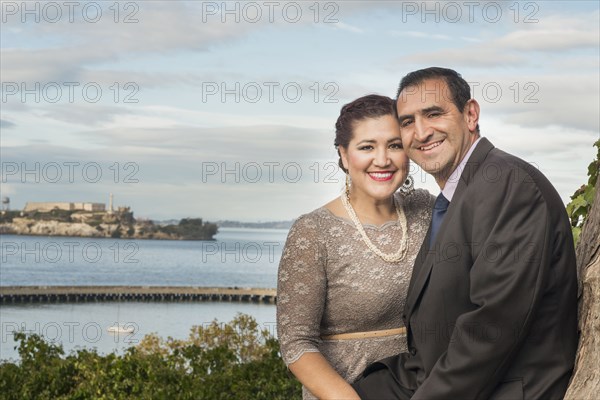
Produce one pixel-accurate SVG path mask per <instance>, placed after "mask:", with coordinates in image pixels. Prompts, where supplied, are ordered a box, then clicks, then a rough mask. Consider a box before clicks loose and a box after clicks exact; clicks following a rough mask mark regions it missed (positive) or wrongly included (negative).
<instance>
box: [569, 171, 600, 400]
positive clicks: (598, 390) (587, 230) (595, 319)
mask: <svg viewBox="0 0 600 400" xmlns="http://www.w3.org/2000/svg"><path fill="white" fill-rule="evenodd" d="M577 275H578V278H579V331H580V334H581V336H580V337H579V347H578V349H577V359H576V361H575V371H574V372H573V377H572V378H571V383H570V384H569V389H568V390H567V393H566V395H565V399H566V400H584V399H589V400H592V399H597V398H599V396H600V179H598V180H597V182H596V198H595V199H594V204H593V205H592V209H591V210H590V214H589V215H588V218H587V220H586V222H585V224H584V226H583V230H582V232H581V236H580V238H579V244H578V245H577Z"/></svg>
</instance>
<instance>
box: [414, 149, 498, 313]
mask: <svg viewBox="0 0 600 400" xmlns="http://www.w3.org/2000/svg"><path fill="white" fill-rule="evenodd" d="M493 148H494V146H493V145H492V144H491V143H490V141H489V140H487V139H486V138H481V140H480V141H479V143H478V144H477V147H476V148H475V150H473V153H471V157H470V158H469V161H467V163H466V165H465V169H464V170H463V172H462V173H461V175H460V181H459V182H458V186H457V187H456V191H455V192H454V196H453V197H452V201H451V202H450V206H449V207H448V211H447V212H446V215H445V216H444V220H443V221H442V225H441V226H440V229H439V231H438V234H437V240H436V244H435V245H434V247H433V248H432V249H431V250H430V249H429V236H430V235H431V224H430V225H429V229H428V231H427V235H425V240H424V241H423V244H422V245H421V249H420V250H419V254H418V255H417V259H416V260H415V265H414V267H413V273H412V277H411V280H410V285H409V287H408V295H407V298H406V306H405V313H406V315H407V319H408V320H410V315H411V314H412V312H413V310H414V307H415V306H416V304H417V301H418V299H419V296H420V295H421V292H422V291H423V288H424V287H425V285H426V283H427V280H428V279H429V275H430V274H431V269H432V267H433V264H434V263H435V260H436V255H439V253H440V252H439V247H440V244H439V243H440V242H442V239H443V238H444V234H445V231H446V230H447V225H448V223H447V221H449V220H451V219H452V216H453V215H454V213H455V212H457V211H455V210H457V209H458V207H456V206H454V207H453V204H454V205H456V204H458V203H459V201H460V200H461V198H462V197H463V194H464V192H465V189H466V187H467V186H468V185H469V183H470V182H471V181H472V180H473V177H474V176H475V173H476V171H477V170H478V169H479V167H480V166H481V164H482V163H483V161H484V160H485V158H486V157H487V155H488V153H489V152H490V150H492V149H493ZM436 245H437V247H436ZM436 248H437V249H438V250H436Z"/></svg>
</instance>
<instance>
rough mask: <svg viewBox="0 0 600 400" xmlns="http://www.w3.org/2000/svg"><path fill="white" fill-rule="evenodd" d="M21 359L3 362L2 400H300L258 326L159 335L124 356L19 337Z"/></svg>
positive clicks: (245, 320) (238, 322)
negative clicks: (73, 349)
mask: <svg viewBox="0 0 600 400" xmlns="http://www.w3.org/2000/svg"><path fill="white" fill-rule="evenodd" d="M15 341H16V342H17V343H18V353H19V356H20V361H19V362H18V363H14V362H10V361H3V362H2V363H1V364H0V399H7V400H12V399H15V400H16V399H19V400H27V399H132V398H135V399H190V400H191V399H211V400H212V399H265V400H266V399H293V398H299V397H300V396H301V389H300V384H299V383H298V382H297V381H296V380H295V379H294V378H293V377H292V376H291V374H290V373H289V372H288V371H287V369H286V367H285V365H284V364H283V361H282V360H281V358H280V354H279V344H278V342H277V340H276V339H275V338H274V337H272V336H271V335H270V334H269V332H268V331H266V330H262V331H260V330H259V329H258V324H257V323H256V321H255V320H254V319H253V318H252V317H250V316H247V315H242V314H238V316H237V317H236V318H234V319H233V321H231V322H230V323H227V324H219V323H218V322H217V321H214V322H213V323H212V324H210V325H209V326H206V327H201V326H197V327H194V328H192V331H191V333H190V336H189V338H188V339H187V340H176V339H172V338H168V339H166V340H164V339H161V338H159V337H158V336H156V335H148V336H146V337H144V339H143V340H142V342H141V343H140V344H139V345H138V346H136V347H131V348H129V349H127V350H126V351H125V353H124V354H123V355H117V354H114V353H111V354H108V355H99V354H98V353H97V352H96V351H95V350H86V349H83V350H77V351H76V352H73V353H71V354H69V355H67V356H65V354H64V351H63V349H62V347H61V346H59V345H55V344H51V343H48V342H46V341H45V340H44V339H43V338H42V337H40V336H38V335H35V334H33V335H29V336H27V335H25V334H24V333H22V332H19V333H16V334H15Z"/></svg>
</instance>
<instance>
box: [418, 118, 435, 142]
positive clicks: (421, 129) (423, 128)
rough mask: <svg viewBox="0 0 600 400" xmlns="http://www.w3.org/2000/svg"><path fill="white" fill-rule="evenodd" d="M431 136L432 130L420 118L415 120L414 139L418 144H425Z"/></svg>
mask: <svg viewBox="0 0 600 400" xmlns="http://www.w3.org/2000/svg"><path fill="white" fill-rule="evenodd" d="M431 135H433V128H432V127H431V126H429V124H427V122H426V121H424V120H423V119H422V118H417V119H416V120H415V138H416V139H417V140H418V141H419V142H421V143H425V142H427V140H428V138H429V137H430V136H431Z"/></svg>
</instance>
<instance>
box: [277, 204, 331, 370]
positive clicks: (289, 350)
mask: <svg viewBox="0 0 600 400" xmlns="http://www.w3.org/2000/svg"><path fill="white" fill-rule="evenodd" d="M325 253H326V250H325V246H324V245H323V241H322V240H320V238H319V228H318V217H317V216H316V215H315V214H314V213H310V214H305V215H303V216H301V217H300V218H298V219H297V220H296V222H295V223H294V224H293V225H292V228H291V229H290V232H289V234H288V237H287V241H286V243H285V247H284V249H283V253H282V256H281V261H280V263H279V272H278V276H277V333H278V338H279V342H280V346H281V354H282V357H283V361H284V362H285V363H286V365H289V364H291V363H293V362H295V361H297V360H298V359H299V358H300V356H302V354H304V353H306V352H318V351H319V350H318V345H319V343H320V342H321V339H320V325H321V317H322V315H323V309H324V304H325V296H326V286H327V281H326V274H325V264H326V261H325V260H326V254H325Z"/></svg>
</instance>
